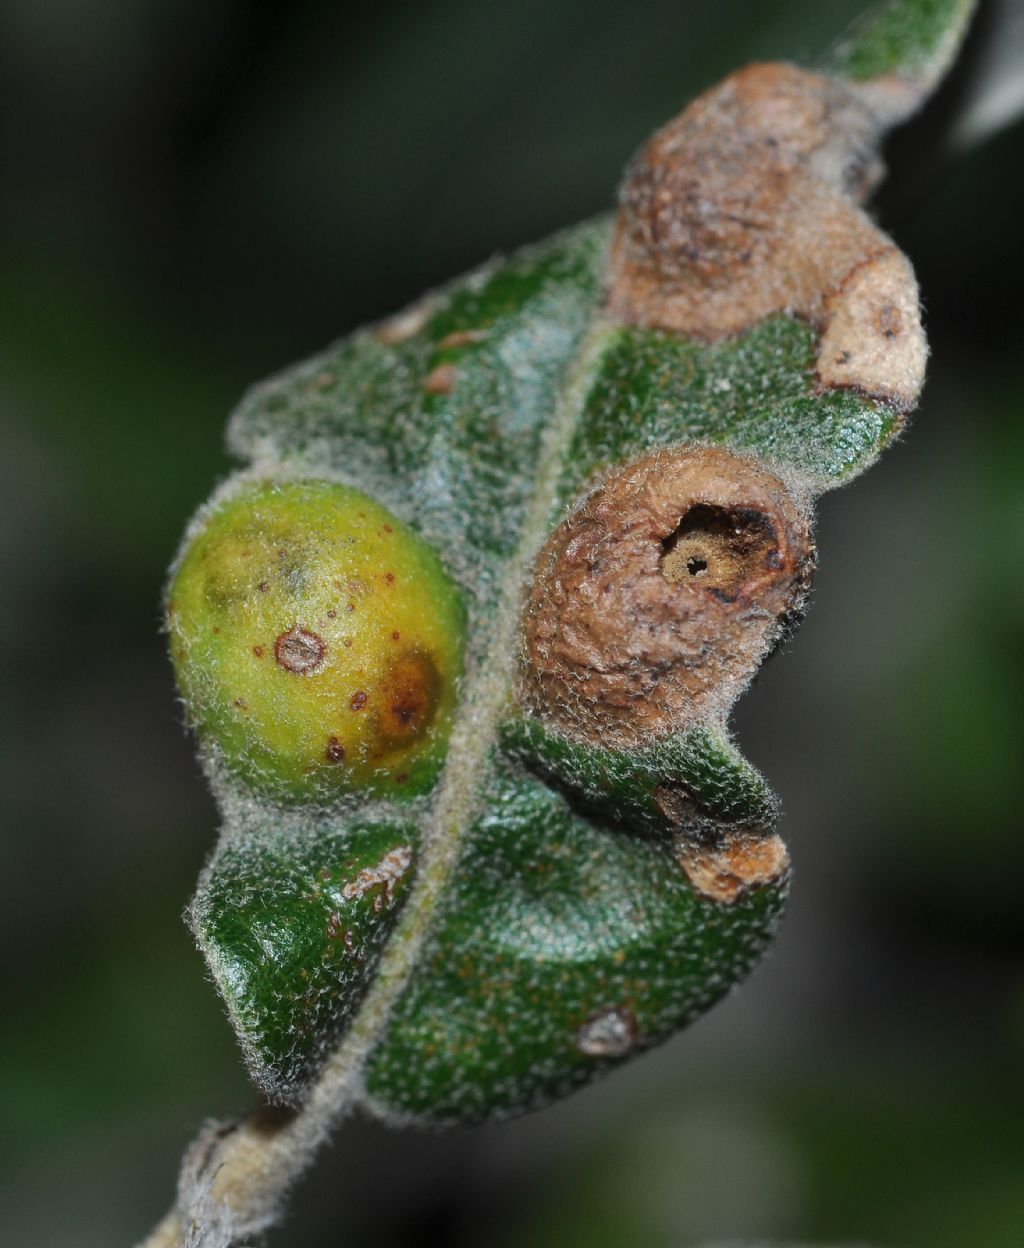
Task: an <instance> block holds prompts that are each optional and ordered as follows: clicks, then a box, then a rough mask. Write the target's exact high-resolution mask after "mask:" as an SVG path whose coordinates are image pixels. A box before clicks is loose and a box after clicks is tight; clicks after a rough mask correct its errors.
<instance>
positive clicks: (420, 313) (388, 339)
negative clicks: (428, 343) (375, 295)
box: [373, 295, 435, 347]
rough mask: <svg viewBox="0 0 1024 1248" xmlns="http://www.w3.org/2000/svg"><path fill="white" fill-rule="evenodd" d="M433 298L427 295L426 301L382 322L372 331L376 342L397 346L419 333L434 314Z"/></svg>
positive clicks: (415, 304)
mask: <svg viewBox="0 0 1024 1248" xmlns="http://www.w3.org/2000/svg"><path fill="white" fill-rule="evenodd" d="M434 302H435V301H434V297H433V296H432V295H428V296H427V298H426V299H421V300H419V302H418V303H414V304H413V305H412V306H411V307H409V308H405V309H404V310H403V311H402V312H399V313H398V314H397V315H396V316H392V317H391V318H390V319H388V320H386V321H383V322H382V323H381V324H380V325H378V326H377V328H376V330H374V335H373V336H374V337H375V338H376V339H377V341H378V342H380V343H383V344H384V345H385V346H388V347H393V346H397V345H398V343H400V342H406V341H408V339H410V338H413V337H415V336H416V334H418V333H419V332H420V330H421V329H422V328H423V326H424V325H426V323H427V321H429V320H430V318H431V317H432V316H433V314H434Z"/></svg>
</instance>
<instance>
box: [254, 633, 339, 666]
mask: <svg viewBox="0 0 1024 1248" xmlns="http://www.w3.org/2000/svg"><path fill="white" fill-rule="evenodd" d="M253 649H254V652H255V649H256V647H253ZM326 653H327V644H326V642H325V641H324V640H323V638H322V637H319V636H318V635H317V634H316V633H312V632H310V631H309V629H307V628H299V627H298V625H296V627H294V628H290V629H288V630H287V632H284V633H282V634H281V635H280V636H279V637H278V638H277V640H276V641H275V642H274V658H275V659H276V660H277V665H278V667H283V668H284V670H285V671H286V672H291V673H293V674H294V675H296V676H309V675H311V674H312V673H313V672H316V671H318V670H319V669H320V667H321V666H322V665H323V661H324V655H325V654H326ZM257 657H259V656H257Z"/></svg>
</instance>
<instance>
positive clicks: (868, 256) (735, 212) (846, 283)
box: [608, 64, 925, 408]
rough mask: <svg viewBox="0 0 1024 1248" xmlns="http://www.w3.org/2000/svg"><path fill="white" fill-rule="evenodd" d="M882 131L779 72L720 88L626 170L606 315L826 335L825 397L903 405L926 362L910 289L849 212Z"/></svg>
mask: <svg viewBox="0 0 1024 1248" xmlns="http://www.w3.org/2000/svg"><path fill="white" fill-rule="evenodd" d="M881 128H882V126H881V123H880V121H879V119H878V117H877V116H876V114H875V113H874V112H872V111H871V110H870V109H869V108H868V107H867V105H866V104H865V103H864V100H863V97H862V96H860V95H859V94H858V92H857V91H855V90H854V89H852V88H851V87H849V86H847V85H845V84H843V83H841V82H838V81H833V80H831V79H829V78H826V77H822V76H821V75H818V74H813V73H809V72H807V71H805V70H801V69H797V68H795V67H793V66H790V65H784V64H762V65H750V66H748V67H747V68H746V69H742V70H739V71H737V72H736V73H734V74H731V75H730V76H729V77H727V78H726V79H725V80H724V81H723V82H722V83H720V84H719V85H718V86H716V87H713V88H712V89H711V90H710V91H707V92H705V94H704V95H702V96H700V97H699V98H698V99H697V100H695V101H694V102H693V103H692V104H691V105H690V106H689V107H688V108H687V109H685V110H684V111H683V113H682V114H681V115H680V116H679V117H677V118H676V119H675V120H674V121H671V122H670V123H669V124H668V125H667V126H665V127H664V128H663V129H662V130H660V131H658V132H657V133H656V134H655V135H654V136H653V138H651V139H650V140H649V141H648V143H647V144H646V146H645V147H644V148H643V149H642V150H641V151H640V153H639V154H638V155H637V157H636V158H635V159H634V161H633V162H632V164H631V166H630V168H629V171H628V173H627V176H626V181H625V184H624V186H623V189H622V194H621V199H620V212H619V219H618V223H617V227H616V233H615V238H614V242H613V247H612V256H611V276H610V282H609V290H608V304H609V308H610V310H611V312H612V314H613V315H615V316H617V317H619V318H620V319H621V320H623V321H626V322H629V323H632V324H640V325H647V326H651V327H655V328H659V329H666V330H673V331H677V332H679V333H683V334H687V335H690V336H694V337H698V338H703V339H706V340H709V341H714V340H718V339H722V338H727V337H730V336H732V335H735V334H739V333H741V332H743V331H744V330H746V329H749V328H750V327H751V326H752V325H754V324H756V323H757V322H758V321H760V320H763V319H764V318H765V317H767V316H770V315H773V314H775V313H781V312H787V313H790V314H792V315H796V316H800V317H802V318H804V319H806V320H809V321H810V322H811V323H812V324H813V325H815V326H816V327H817V328H818V329H819V330H820V331H821V332H822V334H823V338H822V342H821V345H820V354H819V359H818V374H819V378H820V380H821V382H822V384H824V385H844V386H855V387H857V388H858V389H860V390H862V391H864V392H865V393H868V394H871V395H875V396H877V397H880V398H883V399H886V400H888V401H890V402H892V403H894V404H896V405H898V406H900V407H904V408H907V407H910V406H912V405H913V403H914V402H915V400H916V398H917V395H918V393H919V391H920V387H921V383H922V380H923V368H924V357H925V341H924V334H923V331H922V329H921V324H920V314H919V309H918V301H917V285H916V283H915V281H914V275H913V272H912V270H911V268H910V265H909V263H908V262H907V260H906V259H905V258H904V257H903V256H902V255H901V254H900V252H899V251H898V250H897V249H896V247H895V246H894V245H893V243H892V242H891V241H890V240H889V239H888V238H887V237H886V236H885V235H884V234H883V233H882V232H881V231H880V230H879V229H878V228H877V226H875V224H874V223H873V222H872V221H871V220H870V218H869V217H868V216H867V214H866V213H865V212H864V211H863V209H862V208H861V207H860V203H859V201H861V200H863V199H864V198H865V197H866V196H867V195H868V194H869V193H870V191H871V190H872V189H873V187H874V185H875V184H876V183H877V180H878V174H879V169H880V165H879V163H878V160H877V158H876V155H875V149H876V146H877V142H878V138H879V135H880V132H881ZM858 275H859V276H858ZM885 304H888V305H890V306H892V307H893V308H895V309H896V310H897V311H898V314H899V321H900V329H899V332H898V333H897V334H896V335H894V336H892V337H886V336H885V334H884V333H883V334H882V335H879V333H878V329H877V324H878V322H877V313H878V311H879V309H880V307H881V306H883V305H885ZM865 328H867V329H868V331H869V346H868V348H867V349H866V350H865V349H864V348H863V346H862V340H861V338H860V337H859V335H860V334H861V332H862V331H863V330H864V329H865ZM830 335H831V338H830ZM876 340H878V341H876ZM847 348H856V349H851V356H850V359H849V360H848V361H847V362H846V366H845V371H844V372H843V375H842V377H841V379H839V380H835V379H833V372H832V369H833V362H834V360H835V358H836V356H837V354H838V350H844V349H847ZM837 349H838V350H837Z"/></svg>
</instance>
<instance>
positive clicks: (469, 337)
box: [437, 329, 487, 351]
mask: <svg viewBox="0 0 1024 1248" xmlns="http://www.w3.org/2000/svg"><path fill="white" fill-rule="evenodd" d="M486 337H487V335H486V333H485V332H484V331H483V330H482V329H456V330H453V331H452V333H450V334H445V336H444V337H443V338H442V339H441V341H440V342H439V343H438V344H437V346H438V350H439V351H450V350H452V349H453V348H455V347H468V346H470V345H471V344H472V343H474V342H480V341H482V340H483V339H484V338H486Z"/></svg>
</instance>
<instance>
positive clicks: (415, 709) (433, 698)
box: [376, 651, 442, 752]
mask: <svg viewBox="0 0 1024 1248" xmlns="http://www.w3.org/2000/svg"><path fill="white" fill-rule="evenodd" d="M441 692H442V681H441V675H440V673H439V672H438V670H437V666H436V664H435V663H434V661H433V659H432V658H431V657H430V655H429V654H426V653H421V652H420V651H410V652H409V653H408V654H403V655H401V656H399V657H398V658H397V659H395V660H394V661H393V662H392V663H391V664H390V666H389V667H388V669H387V672H386V674H385V676H384V679H383V681H382V682H381V690H380V697H379V699H378V707H377V717H376V729H377V735H378V738H379V740H380V744H381V745H382V747H383V748H384V750H385V751H386V752H391V751H392V750H396V749H403V748H405V747H406V746H409V745H412V744H413V742H415V741H418V740H419V739H420V738H421V737H423V736H424V734H425V733H426V732H427V731H428V730H429V728H430V726H431V724H432V723H433V722H434V719H435V717H436V715H437V711H438V706H439V705H440V701H441Z"/></svg>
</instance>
